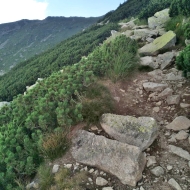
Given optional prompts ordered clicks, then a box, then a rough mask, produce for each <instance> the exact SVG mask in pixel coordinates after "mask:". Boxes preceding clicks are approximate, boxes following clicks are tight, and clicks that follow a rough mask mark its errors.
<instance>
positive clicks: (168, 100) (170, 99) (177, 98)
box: [166, 95, 180, 105]
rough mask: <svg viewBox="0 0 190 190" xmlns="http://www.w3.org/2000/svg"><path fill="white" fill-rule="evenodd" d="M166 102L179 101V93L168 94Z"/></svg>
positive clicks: (175, 102) (175, 103)
mask: <svg viewBox="0 0 190 190" xmlns="http://www.w3.org/2000/svg"><path fill="white" fill-rule="evenodd" d="M166 102H167V104H168V105H178V104H179V102H180V95H172V96H168V97H167V99H166Z"/></svg>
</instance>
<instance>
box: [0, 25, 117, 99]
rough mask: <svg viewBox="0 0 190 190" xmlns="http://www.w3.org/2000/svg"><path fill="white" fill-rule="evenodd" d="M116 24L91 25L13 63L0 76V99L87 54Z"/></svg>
mask: <svg viewBox="0 0 190 190" xmlns="http://www.w3.org/2000/svg"><path fill="white" fill-rule="evenodd" d="M113 29H114V30H115V29H117V25H116V24H108V25H105V26H93V27H91V28H90V29H87V30H86V31H84V32H81V33H79V34H77V35H75V36H73V37H72V38H69V39H67V40H65V41H63V42H61V43H60V44H58V45H57V46H56V47H54V48H53V49H50V50H48V51H46V52H44V53H42V54H40V55H36V56H35V57H33V58H31V59H29V60H27V61H24V62H22V63H20V64H18V65H16V66H15V67H14V68H13V69H12V70H11V71H10V72H8V73H6V74H5V75H3V76H1V77H0V89H1V90H0V99H1V100H8V101H10V100H12V98H13V97H14V96H16V95H18V94H19V93H23V92H24V91H25V90H26V86H28V85H32V84H34V83H35V81H36V80H37V79H38V78H44V77H48V76H49V75H50V74H51V73H53V72H55V71H59V70H60V69H62V67H63V66H65V65H72V64H74V63H77V62H78V61H79V60H80V59H81V58H82V56H86V55H88V53H90V52H91V51H92V50H93V49H94V48H95V47H96V46H98V45H99V44H100V43H102V42H103V41H104V40H105V39H106V37H108V36H110V31H111V30H113Z"/></svg>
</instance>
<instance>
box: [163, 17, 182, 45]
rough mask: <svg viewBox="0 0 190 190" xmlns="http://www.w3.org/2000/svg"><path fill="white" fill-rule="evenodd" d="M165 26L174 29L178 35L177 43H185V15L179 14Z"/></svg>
mask: <svg viewBox="0 0 190 190" xmlns="http://www.w3.org/2000/svg"><path fill="white" fill-rule="evenodd" d="M165 28H166V30H167V31H169V30H172V31H174V32H175V34H176V36H177V43H178V44H183V45H184V42H185V37H184V25H183V16H180V15H179V16H176V17H173V18H171V19H170V20H169V21H168V22H166V24H165Z"/></svg>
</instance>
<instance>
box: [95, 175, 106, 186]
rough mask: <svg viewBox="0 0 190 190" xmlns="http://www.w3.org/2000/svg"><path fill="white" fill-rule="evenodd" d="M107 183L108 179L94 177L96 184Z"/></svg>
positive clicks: (103, 184) (102, 184)
mask: <svg viewBox="0 0 190 190" xmlns="http://www.w3.org/2000/svg"><path fill="white" fill-rule="evenodd" d="M107 184H108V181H107V180H106V179H104V178H102V177H97V178H96V185H98V186H105V185H107Z"/></svg>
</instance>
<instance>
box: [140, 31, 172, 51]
mask: <svg viewBox="0 0 190 190" xmlns="http://www.w3.org/2000/svg"><path fill="white" fill-rule="evenodd" d="M175 43H176V34H175V33H174V32H173V31H168V32H167V33H165V34H164V35H162V36H161V37H158V38H156V39H155V40H154V41H153V42H152V43H150V44H147V45H145V46H143V47H142V48H140V49H139V53H140V54H143V55H157V54H158V53H159V51H160V50H163V49H167V48H170V47H173V46H175Z"/></svg>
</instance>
